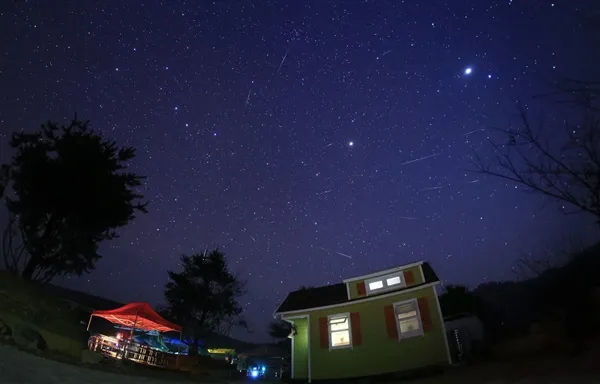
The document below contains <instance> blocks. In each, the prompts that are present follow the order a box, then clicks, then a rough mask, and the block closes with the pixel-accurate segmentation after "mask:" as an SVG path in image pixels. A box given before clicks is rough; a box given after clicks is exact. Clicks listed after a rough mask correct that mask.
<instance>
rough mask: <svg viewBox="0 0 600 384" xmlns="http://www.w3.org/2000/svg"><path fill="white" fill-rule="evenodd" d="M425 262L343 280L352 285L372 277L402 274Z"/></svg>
mask: <svg viewBox="0 0 600 384" xmlns="http://www.w3.org/2000/svg"><path fill="white" fill-rule="evenodd" d="M423 263H424V262H423V261H417V262H416V263H411V264H406V265H401V266H399V267H394V268H390V269H386V270H384V271H379V272H373V273H370V274H368V275H363V276H357V277H351V278H349V279H345V280H342V281H343V282H344V283H350V282H352V281H359V280H365V279H368V278H371V277H377V276H381V275H387V274H390V273H394V272H400V271H402V270H403V269H407V268H412V267H416V266H417V265H421V264H423Z"/></svg>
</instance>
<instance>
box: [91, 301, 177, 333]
mask: <svg viewBox="0 0 600 384" xmlns="http://www.w3.org/2000/svg"><path fill="white" fill-rule="evenodd" d="M94 316H97V317H102V318H104V319H106V320H108V321H110V322H111V323H115V324H121V325H123V326H125V327H131V328H132V329H141V330H144V331H158V332H168V331H177V332H180V333H181V326H179V325H177V324H173V323H171V322H170V321H168V320H165V319H164V318H163V317H162V316H161V315H159V314H158V313H156V311H154V310H153V309H152V307H151V306H150V304H148V303H130V304H127V305H124V306H122V307H121V308H116V309H111V310H108V311H94V312H92V315H91V316H90V321H89V322H88V330H89V328H90V323H91V322H92V317H94Z"/></svg>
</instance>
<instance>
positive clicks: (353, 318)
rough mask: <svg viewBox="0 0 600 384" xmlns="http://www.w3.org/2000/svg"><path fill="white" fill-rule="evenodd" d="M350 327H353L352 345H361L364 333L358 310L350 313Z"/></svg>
mask: <svg viewBox="0 0 600 384" xmlns="http://www.w3.org/2000/svg"><path fill="white" fill-rule="evenodd" d="M350 327H352V345H353V346H357V345H361V344H362V333H361V332H360V314H359V313H358V312H352V313H351V314H350Z"/></svg>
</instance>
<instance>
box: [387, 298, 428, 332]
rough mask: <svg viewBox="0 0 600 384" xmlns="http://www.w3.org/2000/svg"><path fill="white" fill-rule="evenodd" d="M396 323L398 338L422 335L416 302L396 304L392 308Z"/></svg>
mask: <svg viewBox="0 0 600 384" xmlns="http://www.w3.org/2000/svg"><path fill="white" fill-rule="evenodd" d="M394 310H395V312H396V322H397V325H398V334H399V335H400V338H406V337H413V336H420V335H422V334H423V327H422V325H421V317H420V316H419V307H418V305H417V301H416V300H412V301H408V302H403V303H398V304H396V305H395V306H394Z"/></svg>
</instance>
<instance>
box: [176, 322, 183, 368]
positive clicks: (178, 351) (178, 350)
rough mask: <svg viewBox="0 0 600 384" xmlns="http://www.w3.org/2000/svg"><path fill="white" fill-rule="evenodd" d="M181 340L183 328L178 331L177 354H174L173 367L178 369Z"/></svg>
mask: <svg viewBox="0 0 600 384" xmlns="http://www.w3.org/2000/svg"><path fill="white" fill-rule="evenodd" d="M182 342H183V329H182V330H181V331H179V344H177V356H175V369H179V355H180V354H181V343H182Z"/></svg>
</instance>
